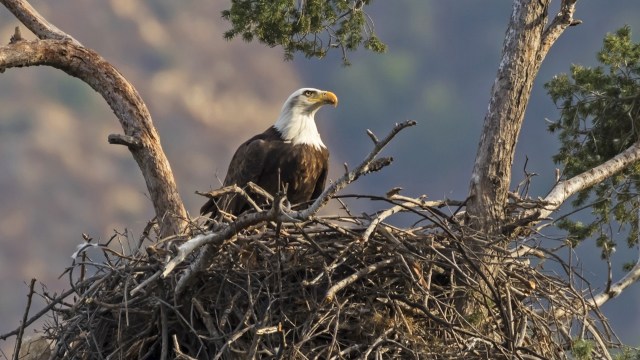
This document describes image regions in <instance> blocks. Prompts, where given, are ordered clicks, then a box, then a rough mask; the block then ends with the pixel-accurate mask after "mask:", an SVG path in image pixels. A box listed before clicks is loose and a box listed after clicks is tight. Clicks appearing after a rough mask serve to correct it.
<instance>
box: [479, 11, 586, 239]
mask: <svg viewBox="0 0 640 360" xmlns="http://www.w3.org/2000/svg"><path fill="white" fill-rule="evenodd" d="M550 2H551V0H542V1H529V0H515V1H514V2H513V11H512V13H511V19H510V21H509V26H508V28H507V32H506V35H505V41H504V45H503V49H502V59H501V61H500V65H499V67H498V73H497V75H496V79H495V82H494V84H493V87H492V90H491V99H490V102H489V107H488V110H487V114H486V115H485V118H484V125H483V129H482V135H481V138H480V144H479V145H478V152H477V154H476V160H475V164H474V168H473V173H472V176H471V184H470V191H469V200H468V204H467V214H468V220H469V221H470V224H471V225H472V226H473V227H474V228H476V229H478V230H480V231H483V232H488V233H493V232H495V231H496V230H498V229H499V228H500V226H501V224H502V222H503V220H504V218H505V210H504V209H505V204H506V202H507V195H508V191H509V185H510V182H511V166H512V164H513V158H514V154H515V146H516V142H517V139H518V135H519V133H520V128H521V127H522V122H523V119H524V114H525V110H526V108H527V103H528V101H529V96H530V94H531V88H532V86H533V82H534V80H535V78H536V76H537V74H538V70H539V69H540V65H541V64H542V61H543V59H544V57H545V56H546V54H547V52H548V50H549V48H550V47H551V46H552V45H553V43H554V42H555V40H556V39H557V38H558V37H559V36H560V35H561V34H562V32H563V30H564V29H565V28H566V27H568V26H570V25H572V24H574V21H573V11H574V8H575V6H574V5H575V0H573V1H563V2H562V4H561V12H560V13H559V14H558V15H556V16H555V17H554V19H553V21H552V22H551V24H550V25H549V27H546V28H545V25H546V23H547V16H548V8H549V3H550Z"/></svg>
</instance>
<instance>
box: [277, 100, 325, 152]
mask: <svg viewBox="0 0 640 360" xmlns="http://www.w3.org/2000/svg"><path fill="white" fill-rule="evenodd" d="M316 110H317V109H315V110H313V111H312V112H308V111H307V112H304V111H301V110H300V109H299V108H297V107H295V106H293V107H289V106H286V105H285V107H284V108H283V109H282V112H281V113H280V117H279V118H278V120H277V121H276V123H275V124H274V125H273V127H275V128H276V130H278V132H279V133H280V135H282V138H283V139H284V141H290V142H291V143H292V144H294V145H298V144H306V145H311V146H313V147H315V148H318V149H320V148H324V147H325V145H324V143H323V142H322V139H321V138H320V133H318V128H317V127H316V122H315V120H314V115H315V113H316Z"/></svg>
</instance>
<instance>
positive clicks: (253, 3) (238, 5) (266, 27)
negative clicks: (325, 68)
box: [222, 0, 386, 64]
mask: <svg viewBox="0 0 640 360" xmlns="http://www.w3.org/2000/svg"><path fill="white" fill-rule="evenodd" d="M371 1H372V0H232V1H231V8H230V9H228V10H224V11H223V12H222V17H223V19H226V20H228V21H230V22H231V29H230V30H228V31H226V32H225V33H224V37H225V38H226V39H229V40H230V39H233V38H235V37H236V36H241V37H242V39H243V40H245V41H252V40H254V39H257V40H258V41H259V42H261V43H264V44H266V45H268V46H272V47H273V46H282V48H283V49H284V54H285V58H286V59H292V58H293V55H294V54H295V53H296V52H301V53H302V54H304V55H305V56H306V57H308V58H311V57H317V58H322V57H324V56H325V55H326V54H327V52H328V51H329V50H330V49H332V48H339V49H341V50H342V53H343V57H342V59H343V62H344V63H345V64H348V59H347V55H346V53H347V51H353V50H356V49H358V48H359V47H360V46H364V48H366V49H368V50H371V51H374V52H384V51H385V50H386V45H385V44H383V43H382V42H381V41H380V40H379V39H378V37H377V36H376V34H375V32H374V29H373V23H372V21H371V20H370V18H369V16H368V15H367V14H366V13H365V12H364V7H365V6H367V5H369V3H370V2H371Z"/></svg>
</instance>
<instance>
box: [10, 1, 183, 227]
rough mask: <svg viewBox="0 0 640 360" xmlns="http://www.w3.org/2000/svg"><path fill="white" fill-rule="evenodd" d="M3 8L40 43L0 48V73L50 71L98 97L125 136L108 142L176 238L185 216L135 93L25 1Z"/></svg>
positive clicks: (146, 112) (95, 55)
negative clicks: (125, 150)
mask: <svg viewBox="0 0 640 360" xmlns="http://www.w3.org/2000/svg"><path fill="white" fill-rule="evenodd" d="M1 2H2V4H3V5H4V6H5V7H6V8H7V9H9V10H10V11H11V12H12V13H13V14H14V15H15V16H16V18H18V19H19V20H20V21H21V22H22V23H23V24H24V25H25V26H27V28H28V29H29V30H31V31H32V32H33V33H34V34H36V36H38V38H40V39H41V40H35V41H24V40H23V41H13V42H12V43H11V44H9V45H6V46H4V47H1V48H0V70H3V71H4V70H5V69H8V68H13V67H28V66H39V65H46V66H51V67H55V68H57V69H60V70H62V71H64V72H66V73H67V74H69V75H71V76H73V77H77V78H79V79H80V80H82V81H84V82H85V83H87V84H88V85H89V86H91V87H92V88H93V89H94V90H95V91H96V92H98V93H99V94H100V95H101V96H102V97H103V98H104V99H105V100H106V101H107V103H108V104H109V106H110V107H111V109H112V110H113V112H114V114H115V115H116V117H117V118H118V119H119V120H120V125H121V126H122V129H123V130H124V135H122V136H120V137H118V136H112V137H111V140H112V141H114V143H119V144H126V145H127V146H128V147H129V150H130V151H131V154H132V155H133V158H134V159H135V160H136V162H137V163H138V166H139V167H140V170H141V171H142V175H143V177H144V179H145V182H146V185H147V190H148V191H149V195H150V198H151V200H152V203H153V206H154V210H155V213H156V217H157V219H158V223H159V224H160V233H161V234H162V235H163V236H168V235H173V234H180V233H181V232H182V230H183V229H184V228H185V226H186V222H185V219H186V218H187V216H186V211H185V209H184V205H183V203H182V200H181V199H180V195H179V194H178V191H177V186H176V184H175V180H174V178H173V173H172V172H171V167H170V166H169V162H168V160H167V158H166V156H165V155H164V152H163V151H162V147H161V145H160V137H159V135H158V133H157V132H156V129H155V127H154V126H153V122H152V120H151V115H150V113H149V110H148V109H147V107H146V105H145V104H144V102H143V101H142V98H141V97H140V95H139V94H138V92H137V91H136V89H135V88H134V87H133V86H132V85H131V83H129V82H128V81H127V80H126V79H125V78H124V76H122V74H120V72H119V71H118V70H117V69H115V68H114V67H113V66H112V65H111V64H110V63H109V62H107V61H106V60H105V59H103V58H102V57H101V56H100V55H99V54H98V53H96V52H95V51H93V50H91V49H88V48H86V47H84V46H82V45H81V44H80V43H79V42H78V41H76V40H75V39H73V38H72V37H71V36H70V35H68V34H66V33H64V32H63V31H61V30H60V29H58V28H56V27H55V26H53V25H52V24H50V23H49V22H48V21H46V20H45V19H44V18H43V17H42V16H41V15H40V14H39V13H38V12H37V11H36V10H35V9H34V8H33V7H32V6H31V5H30V4H29V3H28V2H27V1H25V0H1Z"/></svg>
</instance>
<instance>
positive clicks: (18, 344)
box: [13, 279, 36, 360]
mask: <svg viewBox="0 0 640 360" xmlns="http://www.w3.org/2000/svg"><path fill="white" fill-rule="evenodd" d="M35 284H36V279H31V283H30V284H29V294H28V295H27V306H26V307H25V309H24V314H23V315H22V322H21V323H20V327H19V328H18V337H17V338H16V345H15V351H14V352H13V359H14V360H18V359H19V358H20V347H22V336H23V335H24V329H25V328H26V325H25V324H26V323H27V317H29V309H30V308H31V298H32V297H33V287H34V285H35Z"/></svg>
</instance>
